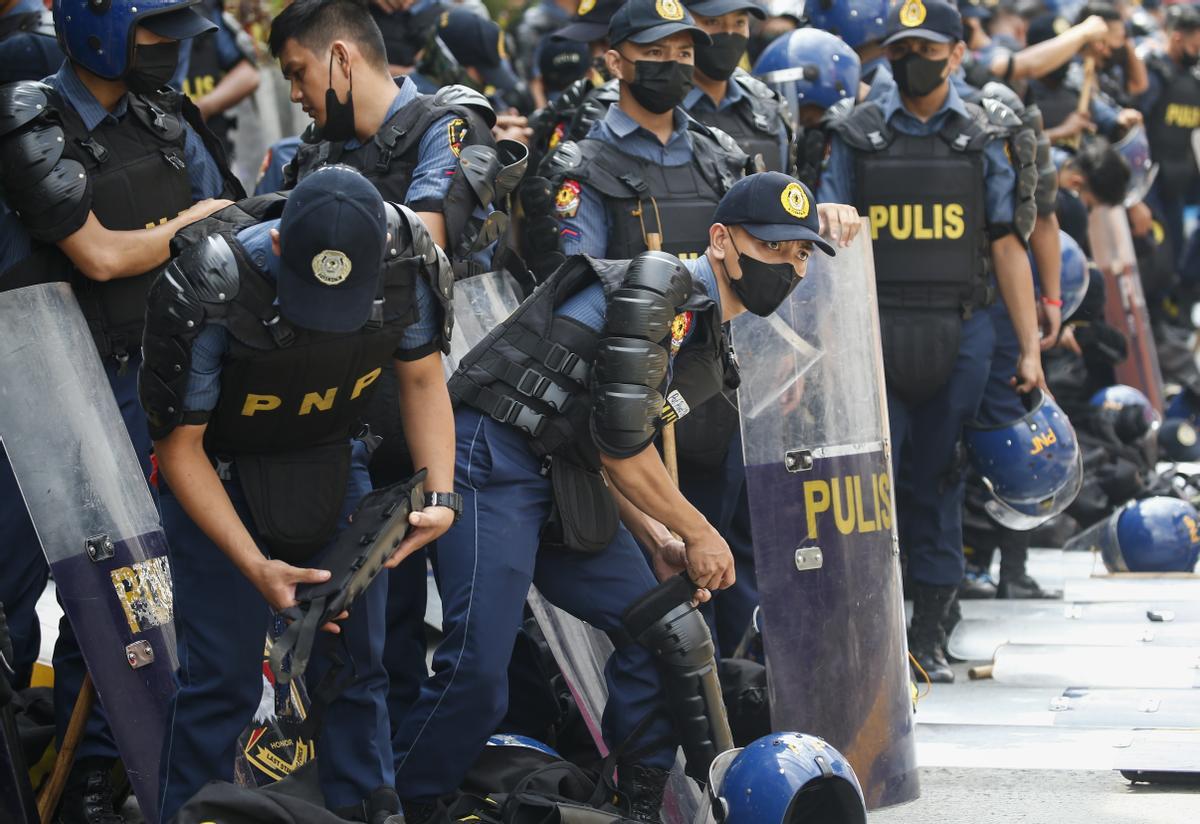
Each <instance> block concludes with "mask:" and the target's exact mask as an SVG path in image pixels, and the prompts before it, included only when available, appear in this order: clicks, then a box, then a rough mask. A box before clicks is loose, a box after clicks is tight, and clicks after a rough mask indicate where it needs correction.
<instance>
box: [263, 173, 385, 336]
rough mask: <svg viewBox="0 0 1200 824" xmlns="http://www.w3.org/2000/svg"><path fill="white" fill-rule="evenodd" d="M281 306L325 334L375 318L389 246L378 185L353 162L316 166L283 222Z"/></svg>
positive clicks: (290, 202)
mask: <svg viewBox="0 0 1200 824" xmlns="http://www.w3.org/2000/svg"><path fill="white" fill-rule="evenodd" d="M279 235H280V238H279V242H280V246H281V247H282V248H281V250H280V252H281V256H280V264H281V265H280V271H279V280H278V283H277V289H278V295H279V311H280V314H282V315H283V317H284V318H286V319H287V320H288V321H290V322H292V323H295V324H297V325H298V326H302V327H304V328H305V329H312V330H314V331H317V332H339V333H345V332H354V331H356V330H358V329H360V328H362V326H363V324H365V323H366V322H367V320H368V319H369V318H370V316H371V307H372V304H373V303H374V302H375V297H376V295H377V294H378V291H379V271H380V268H381V267H382V264H383V255H384V249H385V247H386V245H387V216H386V214H385V213H384V206H383V199H382V198H381V197H380V196H379V192H378V190H376V188H375V187H374V186H373V185H371V183H370V181H368V180H367V179H366V178H365V177H363V176H362V175H361V174H359V173H358V172H357V171H355V170H354V169H351V168H350V167H349V166H326V167H323V168H321V169H318V170H316V171H315V172H313V173H312V174H310V175H309V176H308V177H306V178H304V180H302V181H300V184H299V185H298V186H296V188H295V189H294V190H293V191H292V193H291V195H289V196H288V202H287V205H286V206H285V207H284V209H283V216H282V218H281V219H280V222H279Z"/></svg>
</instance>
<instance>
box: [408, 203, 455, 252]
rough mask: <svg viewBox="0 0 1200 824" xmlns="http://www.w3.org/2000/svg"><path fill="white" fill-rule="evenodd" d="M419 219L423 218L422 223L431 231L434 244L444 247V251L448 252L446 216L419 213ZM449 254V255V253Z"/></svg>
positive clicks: (434, 213) (436, 213) (430, 234)
mask: <svg viewBox="0 0 1200 824" xmlns="http://www.w3.org/2000/svg"><path fill="white" fill-rule="evenodd" d="M416 215H417V217H419V218H421V222H422V223H424V224H425V228H426V229H428V230H429V236H430V237H431V238H433V242H434V243H436V244H437V245H438V246H441V247H442V251H443V252H445V251H446V216H445V215H443V214H442V213H441V212H417V213H416ZM447 254H449V253H448V252H447Z"/></svg>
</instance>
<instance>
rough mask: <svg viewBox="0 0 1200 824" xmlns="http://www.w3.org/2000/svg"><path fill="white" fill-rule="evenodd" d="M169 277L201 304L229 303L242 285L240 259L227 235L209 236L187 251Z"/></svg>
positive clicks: (172, 266)
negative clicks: (231, 246)
mask: <svg viewBox="0 0 1200 824" xmlns="http://www.w3.org/2000/svg"><path fill="white" fill-rule="evenodd" d="M166 272H167V274H168V275H170V276H171V279H172V280H174V279H176V278H178V279H179V280H180V282H179V283H178V284H177V286H178V288H179V289H181V290H183V291H185V292H187V293H188V294H190V295H192V296H194V297H195V298H196V300H198V301H200V302H201V303H213V304H221V303H229V302H230V301H231V300H233V299H234V298H235V297H237V294H238V290H239V289H240V285H241V277H240V276H239V273H238V264H237V257H236V256H234V253H233V249H231V248H230V247H229V241H228V240H226V238H225V236H224V235H219V234H218V235H209V236H208V237H205V238H203V239H202V240H200V241H199V242H198V243H194V244H192V245H191V246H189V247H188V248H186V249H184V250H183V252H182V253H180V255H179V257H177V258H176V259H175V260H174V261H172V263H171V265H170V266H168V267H167V270H166Z"/></svg>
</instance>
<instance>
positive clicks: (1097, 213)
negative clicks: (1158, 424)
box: [1088, 206, 1163, 412]
mask: <svg viewBox="0 0 1200 824" xmlns="http://www.w3.org/2000/svg"><path fill="white" fill-rule="evenodd" d="M1088 238H1089V239H1090V240H1091V243H1092V257H1093V259H1094V260H1095V262H1096V265H1097V266H1098V267H1099V268H1100V271H1101V272H1103V273H1104V287H1105V289H1104V295H1105V298H1104V319H1105V320H1106V321H1108V322H1109V323H1110V324H1112V325H1113V326H1115V327H1116V328H1117V329H1120V330H1121V331H1122V332H1124V333H1125V337H1126V339H1127V340H1128V342H1129V357H1127V358H1126V359H1125V360H1124V361H1122V362H1121V363H1118V364H1117V366H1116V373H1117V380H1118V381H1119V382H1120V383H1124V384H1127V385H1128V386H1132V387H1133V388H1134V389H1140V390H1141V391H1142V393H1143V394H1145V396H1146V397H1147V398H1149V399H1150V403H1151V404H1152V405H1153V406H1154V408H1155V409H1157V410H1158V411H1159V412H1162V411H1163V379H1162V371H1161V370H1160V369H1159V366H1158V350H1157V349H1156V348H1155V345H1154V335H1153V333H1152V331H1151V329H1150V315H1149V314H1148V313H1147V311H1146V296H1145V294H1144V293H1143V292H1142V279H1141V276H1140V275H1139V274H1138V267H1137V255H1136V254H1135V253H1134V251H1133V236H1132V235H1131V234H1130V232H1129V219H1128V218H1127V217H1126V216H1125V209H1124V208H1123V207H1119V206H1097V207H1096V208H1095V209H1092V213H1091V216H1090V217H1089V219H1088Z"/></svg>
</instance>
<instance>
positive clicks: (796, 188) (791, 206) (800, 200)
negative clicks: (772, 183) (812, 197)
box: [779, 183, 808, 220]
mask: <svg viewBox="0 0 1200 824" xmlns="http://www.w3.org/2000/svg"><path fill="white" fill-rule="evenodd" d="M779 201H780V202H781V203H782V204H783V209H784V211H786V212H787V213H788V214H789V215H791V216H792V217H794V218H796V219H797V220H804V219H805V218H806V217H808V195H806V194H804V189H803V188H802V187H801V186H800V184H799V183H789V184H788V185H787V186H784V187H783V193H782V194H781V195H780V196H779Z"/></svg>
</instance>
